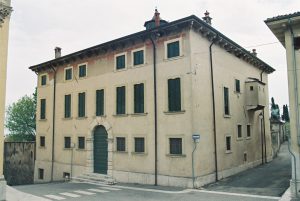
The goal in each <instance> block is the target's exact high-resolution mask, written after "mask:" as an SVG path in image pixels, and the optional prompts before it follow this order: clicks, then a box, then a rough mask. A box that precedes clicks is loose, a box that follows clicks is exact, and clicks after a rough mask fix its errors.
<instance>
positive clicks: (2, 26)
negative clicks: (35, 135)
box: [0, 0, 12, 200]
mask: <svg viewBox="0 0 300 201" xmlns="http://www.w3.org/2000/svg"><path fill="white" fill-rule="evenodd" d="M11 11H12V8H11V7H10V0H0V156H3V141H4V114H5V90H6V65H7V46H8V30H9V18H10V13H11ZM5 188H6V182H5V180H4V177H3V157H0V200H5Z"/></svg>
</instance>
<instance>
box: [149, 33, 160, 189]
mask: <svg viewBox="0 0 300 201" xmlns="http://www.w3.org/2000/svg"><path fill="white" fill-rule="evenodd" d="M157 36H159V35H156V36H155V37H157ZM150 40H151V43H152V46H153V84H154V86H153V87H154V158H155V159H154V168H155V169H154V177H155V183H154V185H155V186H157V82H156V44H155V42H154V39H153V36H151V37H150Z"/></svg>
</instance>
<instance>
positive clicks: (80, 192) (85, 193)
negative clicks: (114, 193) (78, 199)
mask: <svg viewBox="0 0 300 201" xmlns="http://www.w3.org/2000/svg"><path fill="white" fill-rule="evenodd" d="M74 192H75V193H79V194H82V195H94V194H96V193H92V192H88V191H74Z"/></svg>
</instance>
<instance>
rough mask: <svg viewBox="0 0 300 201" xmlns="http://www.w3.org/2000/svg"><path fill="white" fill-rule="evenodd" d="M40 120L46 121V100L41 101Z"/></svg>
mask: <svg viewBox="0 0 300 201" xmlns="http://www.w3.org/2000/svg"><path fill="white" fill-rule="evenodd" d="M40 111H41V113H40V119H46V99H41V108H40Z"/></svg>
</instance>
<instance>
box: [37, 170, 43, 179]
mask: <svg viewBox="0 0 300 201" xmlns="http://www.w3.org/2000/svg"><path fill="white" fill-rule="evenodd" d="M38 177H39V179H41V180H43V179H44V169H42V168H39V175H38Z"/></svg>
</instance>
